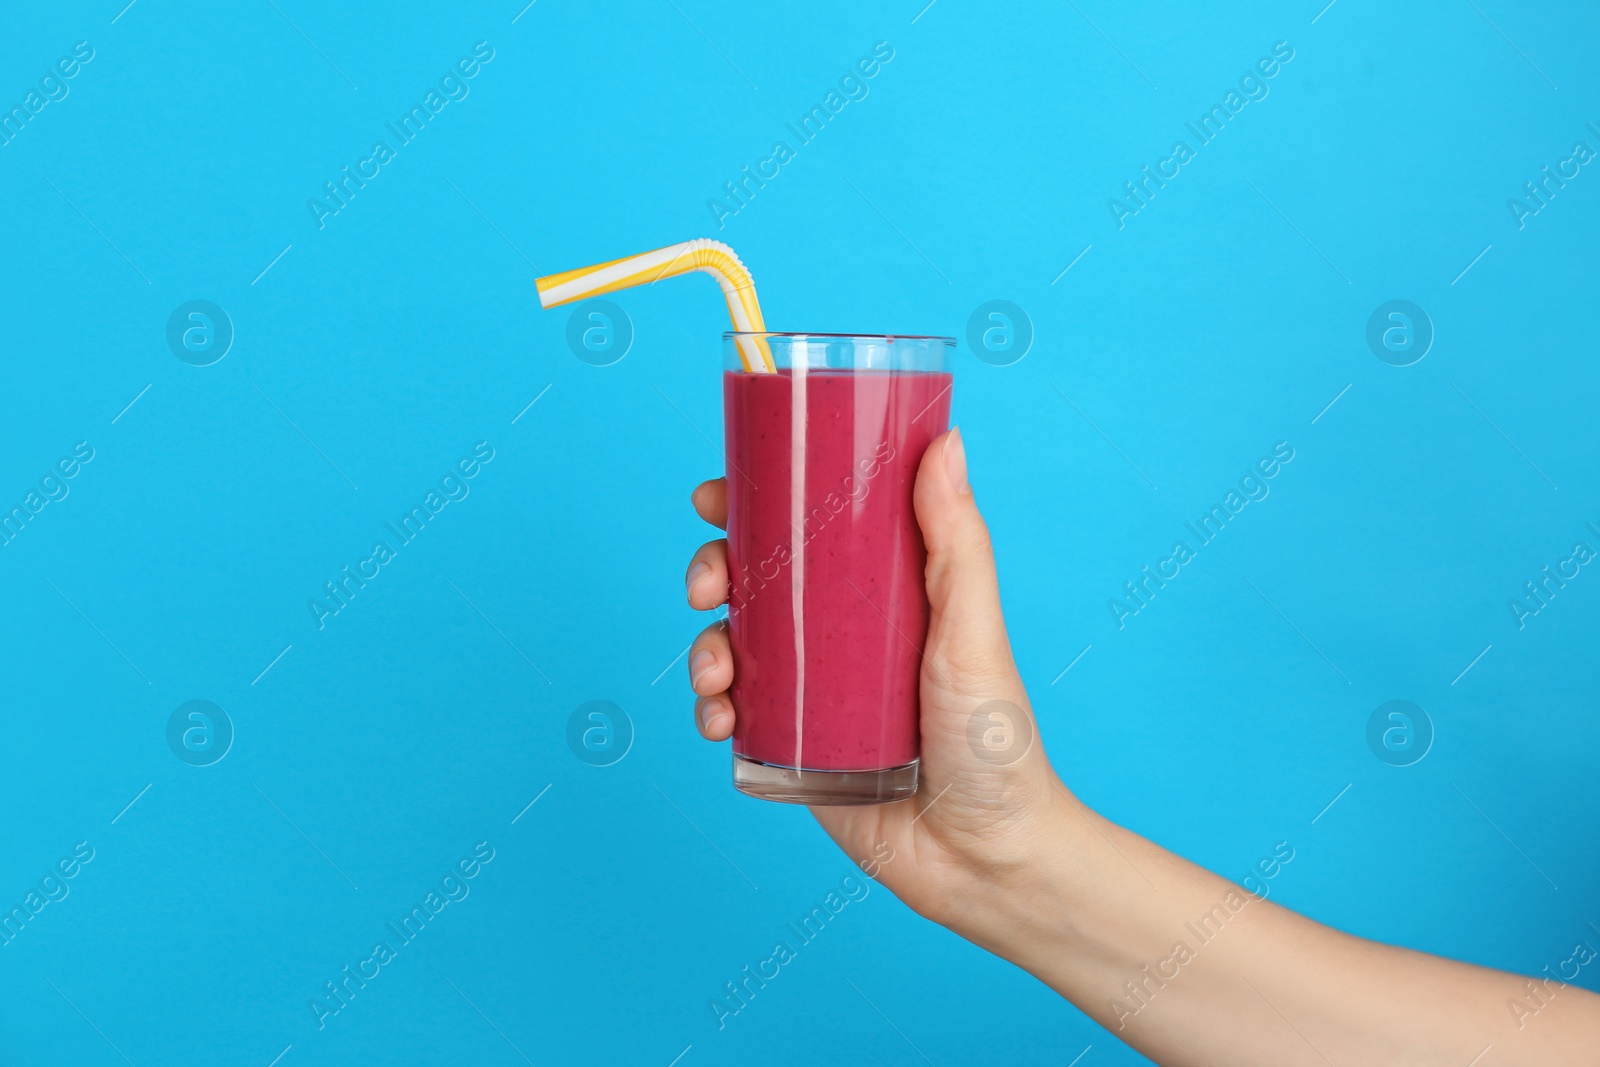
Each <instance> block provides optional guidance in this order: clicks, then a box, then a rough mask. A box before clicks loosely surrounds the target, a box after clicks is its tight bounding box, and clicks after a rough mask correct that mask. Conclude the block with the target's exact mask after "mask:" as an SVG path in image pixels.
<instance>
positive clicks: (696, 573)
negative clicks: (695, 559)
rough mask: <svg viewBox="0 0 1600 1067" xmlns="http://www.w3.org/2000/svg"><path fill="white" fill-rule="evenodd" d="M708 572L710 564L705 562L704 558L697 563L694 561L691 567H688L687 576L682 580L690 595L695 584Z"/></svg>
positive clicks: (709, 571)
mask: <svg viewBox="0 0 1600 1067" xmlns="http://www.w3.org/2000/svg"><path fill="white" fill-rule="evenodd" d="M710 573H711V564H709V563H707V562H706V561H705V560H701V561H700V562H699V563H696V564H695V565H694V566H693V567H690V568H689V577H688V578H687V579H685V580H684V588H685V590H686V591H687V592H688V594H689V595H690V596H693V595H694V587H695V584H696V583H698V582H699V581H700V579H702V578H704V577H705V576H706V575H708V574H710Z"/></svg>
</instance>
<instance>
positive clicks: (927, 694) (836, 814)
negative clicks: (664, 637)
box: [686, 430, 1075, 924]
mask: <svg viewBox="0 0 1600 1067" xmlns="http://www.w3.org/2000/svg"><path fill="white" fill-rule="evenodd" d="M692 500H693V502H694V508H695V511H696V512H698V513H699V515H700V517H701V518H703V519H705V520H706V521H707V522H710V523H712V524H714V525H716V526H720V527H726V525H727V518H728V490H727V480H726V479H724V478H718V479H716V480H714V481H709V482H705V483H704V484H702V485H701V486H699V488H697V489H696V490H695V491H694V494H693V496H692ZM915 502H916V512H917V521H918V523H919V525H920V526H921V527H922V536H923V540H924V541H925V542H926V544H927V548H928V565H927V589H928V600H929V604H930V606H931V608H932V614H931V617H930V620H929V625H928V638H927V643H926V645H925V647H924V652H923V657H922V679H921V693H922V701H921V702H922V721H921V730H922V767H921V783H920V786H919V789H918V792H917V795H916V796H915V797H914V798H912V799H911V800H910V801H907V802H902V803H898V804H884V805H878V806H867V807H820V806H819V807H813V808H812V809H811V812H812V814H813V815H815V816H816V819H817V821H818V822H819V823H821V824H822V827H823V829H825V830H826V831H827V832H828V834H829V835H830V836H832V837H833V839H834V841H836V842H838V844H839V847H840V848H842V849H844V851H845V852H846V853H847V854H848V855H849V856H850V857H851V858H852V859H855V860H856V861H857V862H859V863H862V864H863V866H865V867H866V868H867V869H868V870H869V871H870V872H871V873H873V874H874V876H875V877H877V878H878V880H879V881H881V882H882V883H883V884H884V885H886V886H888V887H889V889H890V890H892V891H893V892H894V893H895V895H896V896H898V897H900V899H902V900H904V901H905V902H906V903H907V904H908V905H910V906H911V907H912V908H914V909H915V910H916V911H918V912H919V913H921V914H923V915H925V916H927V917H929V918H931V919H934V920H935V921H939V922H946V923H947V924H948V923H949V922H951V921H952V920H954V919H955V918H956V913H957V912H959V911H961V910H963V908H964V905H965V903H966V901H967V899H968V898H969V897H970V896H972V895H975V894H976V893H977V892H978V891H979V890H980V888H981V887H982V886H984V885H985V884H987V883H990V882H992V881H994V880H996V879H1000V880H1004V879H1006V878H1007V876H1008V875H1011V874H1014V873H1017V872H1019V871H1021V870H1023V869H1024V868H1026V867H1027V866H1028V864H1029V860H1030V858H1031V857H1032V854H1033V852H1034V851H1035V850H1036V849H1037V848H1038V847H1039V842H1041V841H1042V840H1044V839H1045V835H1044V834H1043V833H1042V832H1041V831H1042V825H1041V824H1042V823H1043V822H1044V821H1045V820H1047V819H1049V818H1052V817H1053V816H1054V813H1055V812H1056V811H1057V809H1058V807H1059V805H1060V804H1062V803H1075V801H1072V800H1071V798H1070V797H1067V796H1066V795H1065V790H1064V789H1062V787H1061V785H1060V783H1059V781H1058V780H1057V779H1056V776H1055V774H1054V772H1052V771H1051V769H1050V765H1049V763H1048V761H1046V759H1045V756H1044V752H1043V749H1042V748H1041V746H1040V745H1039V743H1038V732H1037V731H1036V730H1035V728H1034V723H1033V713H1032V711H1031V710H1030V708H1029V705H1028V694H1027V691H1026V690H1025V689H1024V688H1023V685H1022V679H1021V678H1020V677H1018V675H1017V668H1016V664H1015V663H1014V662H1013V661H1012V658H1011V644H1010V641H1009V640H1008V639H1007V637H1006V627H1005V619H1004V618H1003V617H1002V616H1001V613H1000V593H999V589H998V587H997V585H996V581H995V569H994V555H993V553H992V551H991V549H990V543H989V530H988V527H987V526H986V525H985V524H984V521H983V516H982V515H980V514H979V513H978V506H977V503H976V502H975V501H974V500H973V497H972V490H971V488H970V487H969V486H968V484H967V461H966V454H965V450H964V448H963V446H962V441H961V433H960V431H959V430H951V431H950V432H948V433H946V434H944V435H943V436H941V437H938V438H935V439H934V441H933V442H932V443H931V444H930V445H929V446H928V450H927V452H925V453H924V454H923V457H922V464H921V467H920V468H919V469H918V472H917V483H916V491H915ZM686 581H687V585H688V596H689V603H690V605H691V606H693V607H695V608H698V609H700V610H702V611H706V610H710V609H712V608H716V607H718V606H720V605H721V604H723V603H724V602H726V601H727V599H728V588H729V574H728V542H727V541H726V539H719V540H716V541H710V542H707V543H706V544H704V545H702V546H701V547H700V550H699V551H698V552H696V553H695V554H694V557H693V559H692V560H691V561H690V564H689V570H688V574H687V578H686ZM688 662H689V677H690V685H691V686H692V687H693V689H694V691H695V693H696V695H697V696H698V697H699V700H698V701H697V702H696V706H695V720H696V723H697V724H698V726H699V728H700V732H701V733H702V734H703V735H705V736H706V737H707V738H709V739H710V740H712V741H722V740H725V739H727V738H728V737H729V736H731V735H732V734H733V727H734V721H735V719H736V717H737V716H738V714H739V709H738V708H736V707H734V704H733V700H732V697H731V696H730V695H729V691H728V690H729V687H730V686H731V685H732V684H733V672H734V666H733V656H732V653H731V651H730V649H729V645H728V633H727V628H726V625H725V624H723V623H720V622H719V623H714V624H713V625H711V626H710V627H708V628H707V629H706V630H705V631H704V632H703V633H701V635H700V636H699V638H698V639H697V640H696V641H695V642H694V645H693V647H692V648H691V649H690V652H689V661H688ZM885 846H887V848H885ZM891 849H892V851H890V850H891ZM886 856H892V857H893V858H892V859H891V860H887V861H885V859H884V857H886Z"/></svg>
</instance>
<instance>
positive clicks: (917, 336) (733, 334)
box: [722, 330, 956, 348]
mask: <svg viewBox="0 0 1600 1067" xmlns="http://www.w3.org/2000/svg"><path fill="white" fill-rule="evenodd" d="M741 337H786V338H789V339H791V340H808V339H810V338H813V337H825V338H829V339H832V340H836V341H839V340H843V341H885V342H888V343H890V344H893V343H894V342H896V341H932V342H936V343H938V344H943V345H948V346H949V347H951V348H954V347H955V345H956V339H955V338H954V337H940V336H939V335H937V334H921V333H790V332H787V331H783V330H724V331H723V333H722V339H723V340H724V341H733V340H737V339H739V338H741Z"/></svg>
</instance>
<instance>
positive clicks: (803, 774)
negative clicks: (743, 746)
mask: <svg viewBox="0 0 1600 1067" xmlns="http://www.w3.org/2000/svg"><path fill="white" fill-rule="evenodd" d="M918 764H919V761H917V760H912V761H911V762H910V763H907V764H906V765H905V766H903V767H889V768H886V769H884V770H881V771H808V770H804V769H799V768H795V767H780V766H778V765H777V764H775V763H762V762H760V761H759V760H753V759H747V758H746V757H744V756H741V755H739V754H737V753H735V754H734V757H733V784H734V787H735V788H736V789H738V790H739V792H741V793H748V794H749V795H750V796H753V797H759V798H760V799H762V800H776V801H778V802H780V803H783V804H891V803H893V802H894V801H896V800H908V799H910V798H911V797H913V796H915V795H916V792H917V767H918Z"/></svg>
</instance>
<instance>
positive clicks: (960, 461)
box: [944, 426, 968, 496]
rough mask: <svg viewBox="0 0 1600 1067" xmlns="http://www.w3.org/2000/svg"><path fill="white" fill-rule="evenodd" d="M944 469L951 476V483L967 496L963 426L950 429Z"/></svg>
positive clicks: (945, 448)
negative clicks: (962, 436)
mask: <svg viewBox="0 0 1600 1067" xmlns="http://www.w3.org/2000/svg"><path fill="white" fill-rule="evenodd" d="M944 469H945V473H946V474H947V475H948V476H949V478H950V484H951V485H953V486H955V487H956V492H957V493H958V494H960V495H962V496H965V495H966V493H967V491H968V487H967V450H966V448H965V447H964V446H963V445H962V444H961V427H959V426H957V427H955V428H954V429H952V430H951V431H950V436H949V437H947V438H945V441H944Z"/></svg>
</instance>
